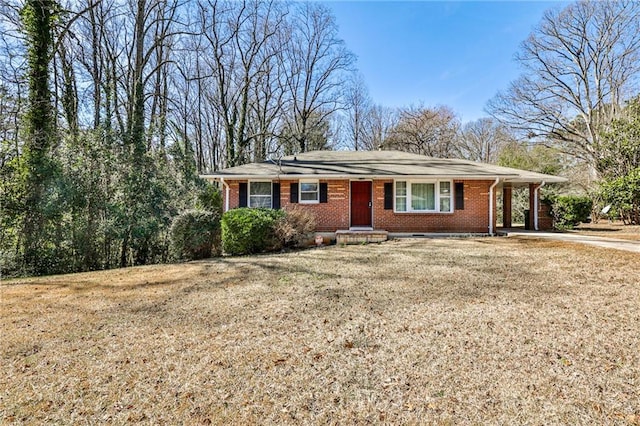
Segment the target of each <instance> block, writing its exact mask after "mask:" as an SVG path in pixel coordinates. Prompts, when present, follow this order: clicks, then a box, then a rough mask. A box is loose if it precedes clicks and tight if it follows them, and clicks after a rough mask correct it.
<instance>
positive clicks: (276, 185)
mask: <svg viewBox="0 0 640 426" xmlns="http://www.w3.org/2000/svg"><path fill="white" fill-rule="evenodd" d="M271 207H272V208H274V209H276V210H277V209H279V208H280V182H273V183H272V184H271Z"/></svg>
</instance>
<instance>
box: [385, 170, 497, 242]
mask: <svg viewBox="0 0 640 426" xmlns="http://www.w3.org/2000/svg"><path fill="white" fill-rule="evenodd" d="M385 182H393V180H386V181H385V180H376V181H374V182H373V224H374V228H376V229H384V230H386V231H389V232H411V233H416V232H473V233H486V232H489V213H488V209H489V187H490V186H491V184H493V182H494V181H464V210H454V212H453V213H394V211H393V210H385V209H384V184H385ZM454 182H463V181H460V180H456V181H454ZM454 186H455V185H454ZM452 196H453V198H452V201H453V199H455V195H454V194H452ZM494 197H495V191H494ZM494 201H495V200H494ZM493 205H494V209H495V202H494V203H493ZM493 217H494V220H495V211H494V215H493ZM494 229H495V228H494Z"/></svg>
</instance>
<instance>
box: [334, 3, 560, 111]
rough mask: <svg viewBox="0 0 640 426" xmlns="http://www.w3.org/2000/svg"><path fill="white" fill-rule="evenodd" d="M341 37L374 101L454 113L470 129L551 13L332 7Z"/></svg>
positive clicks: (511, 8)
mask: <svg viewBox="0 0 640 426" xmlns="http://www.w3.org/2000/svg"><path fill="white" fill-rule="evenodd" d="M326 4H327V6H328V7H330V8H331V9H332V10H333V11H334V14H335V16H336V20H337V23H338V25H339V27H340V37H341V38H343V39H344V40H345V42H346V45H347V47H348V48H349V49H350V50H351V51H352V52H353V53H355V54H356V56H357V57H358V62H357V66H358V69H359V70H360V72H361V73H362V74H363V76H364V79H365V81H366V83H367V86H368V88H369V93H370V95H371V97H372V98H373V100H374V102H376V103H379V104H382V105H386V106H392V107H396V106H408V105H418V104H421V103H423V104H425V105H427V106H436V105H447V106H450V107H451V108H452V109H453V110H454V111H455V112H456V113H458V115H459V116H460V118H461V119H462V121H463V122H467V121H471V120H475V119H478V118H480V117H484V116H486V113H484V112H483V109H484V107H485V104H486V102H487V101H488V100H489V99H490V98H492V97H493V96H494V95H495V94H496V92H497V91H498V90H504V89H506V88H507V87H508V85H509V82H510V81H511V80H513V79H515V78H516V77H517V76H518V75H519V74H520V70H519V69H518V65H517V64H516V63H515V61H514V60H513V57H514V54H515V53H516V52H517V51H518V47H519V45H520V43H521V42H522V41H523V40H525V39H526V38H527V36H528V35H529V34H530V32H531V30H532V29H533V27H534V26H536V24H537V23H538V22H539V21H540V18H541V17H542V14H543V13H544V11H545V10H547V9H550V8H554V7H562V6H563V5H565V4H566V3H560V2H548V1H545V2H542V1H529V2H525V1H510V2H506V1H489V2H480V1H463V2H444V1H442V2H435V1H409V2H393V1H385V2H382V1H349V2H344V1H329V2H327V3H326Z"/></svg>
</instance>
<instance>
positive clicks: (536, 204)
mask: <svg viewBox="0 0 640 426" xmlns="http://www.w3.org/2000/svg"><path fill="white" fill-rule="evenodd" d="M546 183H547V182H545V181H542V183H541V184H540V185H539V186H538V187H536V190H535V191H533V207H534V210H533V229H535V230H536V231H539V230H540V229H539V226H538V210H540V206H539V204H540V195H539V194H540V188H542V187H543V186H544V185H545V184H546Z"/></svg>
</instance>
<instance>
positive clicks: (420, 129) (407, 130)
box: [384, 106, 460, 158]
mask: <svg viewBox="0 0 640 426" xmlns="http://www.w3.org/2000/svg"><path fill="white" fill-rule="evenodd" d="M459 129H460V122H459V120H458V118H457V117H456V115H455V113H454V112H453V111H452V110H451V109H450V108H449V107H445V106H439V107H436V108H426V107H409V108H406V109H403V110H401V111H400V113H399V119H398V124H397V125H396V126H395V128H394V129H393V130H392V131H391V132H390V135H389V137H388V138H387V139H386V140H385V142H384V147H385V148H393V149H398V150H401V151H407V152H413V153H416V154H423V155H429V156H431V157H439V158H447V157H452V156H453V155H455V152H456V149H455V143H456V138H457V134H458V130H459Z"/></svg>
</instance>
